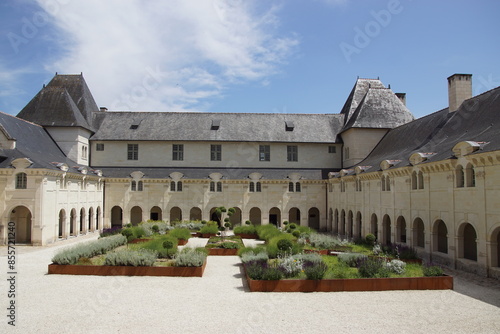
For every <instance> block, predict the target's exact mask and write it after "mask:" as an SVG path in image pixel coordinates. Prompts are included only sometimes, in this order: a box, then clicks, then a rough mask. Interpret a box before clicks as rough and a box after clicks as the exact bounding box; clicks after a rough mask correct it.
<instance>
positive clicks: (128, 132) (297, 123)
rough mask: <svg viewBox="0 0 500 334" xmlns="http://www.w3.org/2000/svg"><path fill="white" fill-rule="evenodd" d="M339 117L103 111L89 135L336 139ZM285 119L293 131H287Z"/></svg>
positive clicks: (100, 137)
mask: <svg viewBox="0 0 500 334" xmlns="http://www.w3.org/2000/svg"><path fill="white" fill-rule="evenodd" d="M342 118H343V116H342V115H338V114H337V115H333V114H280V113H275V114H257V113H255V114H254V113H252V114H250V113H197V112H109V111H106V112H97V113H95V124H99V129H98V130H97V132H96V133H95V134H94V135H93V136H92V137H91V138H90V139H91V140H166V141H238V142H288V143H335V142H336V141H337V134H338V133H339V131H340V129H341V128H342ZM214 122H215V123H214ZM287 122H288V130H292V131H287V125H286V124H287ZM217 123H218V124H217ZM132 125H136V126H137V128H136V129H132V128H131V127H132ZM217 125H218V126H217Z"/></svg>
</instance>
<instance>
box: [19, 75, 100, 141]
mask: <svg viewBox="0 0 500 334" xmlns="http://www.w3.org/2000/svg"><path fill="white" fill-rule="evenodd" d="M97 110H98V108H97V105H96V103H95V101H94V98H93V97H92V94H91V93H90V90H89V88H88V87H87V84H86V83H85V80H84V79H83V76H82V75H56V76H55V77H54V78H53V79H52V80H51V81H50V82H49V84H48V85H47V86H46V87H44V88H42V90H40V92H39V93H38V94H37V95H36V96H35V97H34V98H33V99H32V100H31V101H30V102H29V103H28V104H27V105H26V106H25V107H24V108H23V109H22V110H21V112H19V114H18V115H17V117H19V118H22V119H25V120H27V121H29V122H32V123H36V124H39V125H42V126H64V127H66V126H69V127H82V128H85V129H88V130H90V131H94V127H93V126H92V124H91V120H92V112H94V111H97Z"/></svg>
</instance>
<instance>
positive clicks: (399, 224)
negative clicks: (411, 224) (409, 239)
mask: <svg viewBox="0 0 500 334" xmlns="http://www.w3.org/2000/svg"><path fill="white" fill-rule="evenodd" d="M396 242H404V243H406V220H405V218H404V217H403V216H399V217H398V220H396Z"/></svg>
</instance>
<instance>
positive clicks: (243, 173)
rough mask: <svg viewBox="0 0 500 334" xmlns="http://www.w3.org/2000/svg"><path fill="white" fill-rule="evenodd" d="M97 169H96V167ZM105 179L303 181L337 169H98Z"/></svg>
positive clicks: (320, 176)
mask: <svg viewBox="0 0 500 334" xmlns="http://www.w3.org/2000/svg"><path fill="white" fill-rule="evenodd" d="M96 168H97V167H96ZM97 169H99V170H101V171H102V173H103V176H105V177H114V178H128V177H130V174H131V173H132V172H135V171H141V172H142V173H144V178H145V179H167V178H169V177H170V176H169V175H170V174H171V173H173V172H179V173H182V174H184V178H187V179H208V178H209V175H210V174H212V173H220V174H222V175H223V178H222V179H228V180H244V179H246V178H248V176H249V175H250V174H251V173H255V172H256V173H260V174H262V179H261V180H284V179H286V178H287V176H288V175H289V174H291V173H299V174H300V175H301V177H302V179H305V180H321V179H327V178H328V173H329V172H334V171H338V169H279V168H194V167H158V168H151V167H149V168H148V167H145V168H142V167H118V168H117V167H99V168H97Z"/></svg>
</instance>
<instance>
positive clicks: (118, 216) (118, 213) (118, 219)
mask: <svg viewBox="0 0 500 334" xmlns="http://www.w3.org/2000/svg"><path fill="white" fill-rule="evenodd" d="M115 226H119V227H122V226H123V210H122V208H120V207H119V206H114V207H113V208H112V209H111V227H115Z"/></svg>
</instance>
